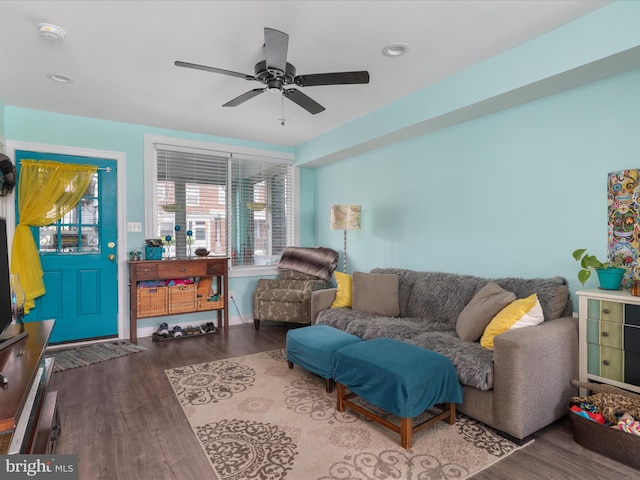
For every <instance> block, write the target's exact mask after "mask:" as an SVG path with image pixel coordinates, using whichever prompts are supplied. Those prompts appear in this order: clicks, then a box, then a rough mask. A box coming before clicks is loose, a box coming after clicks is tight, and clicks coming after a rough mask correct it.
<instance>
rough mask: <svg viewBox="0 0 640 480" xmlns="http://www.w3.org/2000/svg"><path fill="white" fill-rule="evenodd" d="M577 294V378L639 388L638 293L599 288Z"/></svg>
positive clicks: (627, 387) (639, 301)
mask: <svg viewBox="0 0 640 480" xmlns="http://www.w3.org/2000/svg"><path fill="white" fill-rule="evenodd" d="M577 295H578V297H579V299H580V301H579V319H580V333H579V335H580V344H579V345H580V380H581V381H596V382H600V383H609V384H612V385H616V386H619V387H621V388H626V389H629V390H634V391H638V392H640V297H634V296H631V294H630V293H629V292H628V291H626V290H621V291H606V290H600V289H593V290H584V291H579V292H577Z"/></svg>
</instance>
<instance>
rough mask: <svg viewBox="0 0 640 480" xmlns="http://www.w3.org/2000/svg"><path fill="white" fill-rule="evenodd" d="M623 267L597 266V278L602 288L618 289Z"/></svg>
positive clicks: (623, 270)
mask: <svg viewBox="0 0 640 480" xmlns="http://www.w3.org/2000/svg"><path fill="white" fill-rule="evenodd" d="M624 272H625V269H624V268H598V269H596V273H597V274H598V280H599V281H600V288H602V289H603V290H618V289H619V288H620V284H621V283H622V277H623V276H624Z"/></svg>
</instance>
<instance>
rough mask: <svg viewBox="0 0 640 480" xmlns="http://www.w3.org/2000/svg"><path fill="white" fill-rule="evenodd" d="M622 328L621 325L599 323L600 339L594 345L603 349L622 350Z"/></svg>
mask: <svg viewBox="0 0 640 480" xmlns="http://www.w3.org/2000/svg"><path fill="white" fill-rule="evenodd" d="M622 328H623V325H622V324H621V323H611V322H600V337H599V340H598V342H596V343H599V344H600V345H602V346H604V347H611V348H618V349H620V350H622V348H623V343H622Z"/></svg>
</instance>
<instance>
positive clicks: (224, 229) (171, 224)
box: [155, 145, 294, 267]
mask: <svg viewBox="0 0 640 480" xmlns="http://www.w3.org/2000/svg"><path fill="white" fill-rule="evenodd" d="M155 163H156V165H155V167H156V179H155V186H156V188H155V190H156V192H155V204H156V212H157V213H156V217H157V218H156V222H157V230H156V233H157V235H158V238H161V239H163V240H164V242H165V249H166V250H167V253H166V255H168V256H170V257H172V258H175V257H181V258H183V257H187V256H188V255H189V253H191V254H192V255H193V252H194V251H195V249H197V248H206V249H207V250H209V251H210V252H211V255H226V256H228V257H229V258H231V264H232V266H235V267H247V266H251V267H253V266H260V265H273V264H274V263H275V262H277V261H278V259H279V258H280V255H281V254H282V250H283V249H284V247H285V246H287V245H292V244H293V239H294V220H293V219H294V216H293V186H292V181H293V166H292V162H290V161H287V160H282V161H279V160H278V159H273V158H267V157H264V158H263V157H258V156H250V155H241V154H235V153H233V152H228V153H226V152H214V151H207V150H196V149H191V148H183V147H179V146H168V145H156V148H155ZM176 226H179V229H178V230H176ZM167 236H171V241H167V240H166V238H167Z"/></svg>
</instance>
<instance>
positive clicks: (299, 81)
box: [293, 70, 369, 87]
mask: <svg viewBox="0 0 640 480" xmlns="http://www.w3.org/2000/svg"><path fill="white" fill-rule="evenodd" d="M293 81H294V82H295V84H296V85H298V86H299V87H315V86H317V85H348V84H356V83H357V84H361V83H369V72H367V71H366V70H363V71H359V72H337V73H315V74H311V75H298V76H297V77H296V78H294V79H293Z"/></svg>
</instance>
